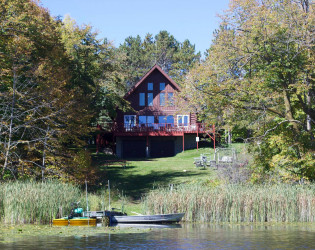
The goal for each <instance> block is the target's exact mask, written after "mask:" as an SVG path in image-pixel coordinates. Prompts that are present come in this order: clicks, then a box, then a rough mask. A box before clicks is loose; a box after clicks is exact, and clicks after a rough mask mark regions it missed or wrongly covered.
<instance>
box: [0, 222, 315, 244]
mask: <svg viewBox="0 0 315 250" xmlns="http://www.w3.org/2000/svg"><path fill="white" fill-rule="evenodd" d="M117 226H122V227H123V226H126V227H128V226H129V227H130V226H131V225H130V224H128V225H119V224H118V225H117ZM137 226H141V225H137ZM143 226H147V228H150V229H151V230H150V231H149V232H146V233H132V234H131V233H130V234H97V235H95V236H89V237H84V236H83V237H57V236H53V237H49V236H40V237H28V238H25V239H24V238H23V241H19V242H14V243H6V244H5V243H0V249H56V248H57V249H58V248H59V249H68V248H71V249H72V248H75V249H86V248H89V249H137V248H138V249H148V248H151V249H301V248H304V249H314V248H315V226H314V225H312V224H276V225H272V224H268V225H267V224H220V225H217V224H182V225H177V226H176V227H175V228H168V227H164V228H162V226H163V225H159V226H160V228H159V226H156V227H154V226H152V225H143ZM150 226H151V227H150ZM166 226H167V225H166Z"/></svg>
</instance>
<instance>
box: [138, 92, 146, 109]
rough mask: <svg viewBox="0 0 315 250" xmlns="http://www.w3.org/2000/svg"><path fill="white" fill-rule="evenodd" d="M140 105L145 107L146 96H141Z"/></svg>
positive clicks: (141, 94)
mask: <svg viewBox="0 0 315 250" xmlns="http://www.w3.org/2000/svg"><path fill="white" fill-rule="evenodd" d="M139 105H140V106H145V94H144V93H140V94H139Z"/></svg>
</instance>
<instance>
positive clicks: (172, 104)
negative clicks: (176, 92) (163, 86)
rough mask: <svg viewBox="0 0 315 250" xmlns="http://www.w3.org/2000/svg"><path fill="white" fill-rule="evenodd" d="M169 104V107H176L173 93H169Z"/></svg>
mask: <svg viewBox="0 0 315 250" xmlns="http://www.w3.org/2000/svg"><path fill="white" fill-rule="evenodd" d="M167 102H168V105H169V106H174V99H173V92H169V93H167Z"/></svg>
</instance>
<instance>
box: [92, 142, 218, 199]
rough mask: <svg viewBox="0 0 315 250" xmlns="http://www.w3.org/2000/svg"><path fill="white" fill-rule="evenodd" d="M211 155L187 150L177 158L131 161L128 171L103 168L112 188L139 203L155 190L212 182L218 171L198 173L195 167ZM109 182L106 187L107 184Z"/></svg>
mask: <svg viewBox="0 0 315 250" xmlns="http://www.w3.org/2000/svg"><path fill="white" fill-rule="evenodd" d="M209 152H210V153H212V154H213V149H209V148H208V149H205V148H202V149H199V150H198V151H197V150H187V151H185V152H182V153H179V154H177V155H176V156H174V157H165V158H149V159H129V160H128V166H127V167H126V168H125V169H124V168H123V167H121V166H109V167H105V166H104V165H102V164H100V169H101V170H102V171H105V172H106V178H107V179H108V180H110V183H111V186H112V188H114V189H116V190H119V192H120V193H123V194H124V195H125V196H127V197H131V198H133V199H139V198H140V197H141V196H142V195H143V194H145V193H147V192H149V191H150V190H151V189H152V188H155V187H159V186H167V185H169V184H179V183H194V182H204V181H207V180H210V179H212V178H213V176H214V175H215V173H214V170H212V169H209V168H207V169H197V168H196V167H195V165H194V164H193V162H194V157H198V156H200V154H202V153H209ZM97 157H98V162H101V161H102V156H101V155H98V156H97ZM104 157H105V156H104ZM106 181H107V180H106ZM106 181H104V183H103V184H106Z"/></svg>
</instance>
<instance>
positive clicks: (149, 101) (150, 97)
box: [148, 93, 153, 106]
mask: <svg viewBox="0 0 315 250" xmlns="http://www.w3.org/2000/svg"><path fill="white" fill-rule="evenodd" d="M148 106H153V93H148Z"/></svg>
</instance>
